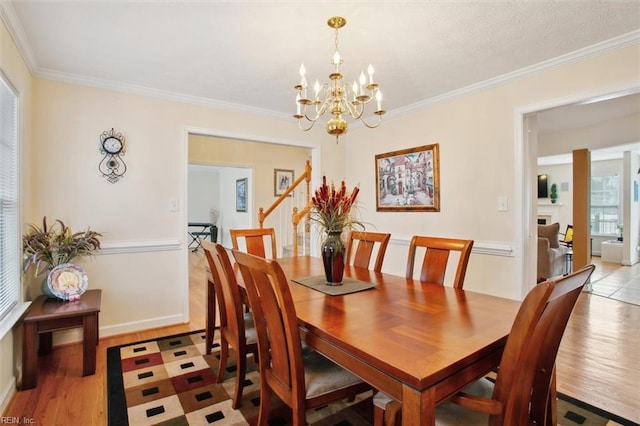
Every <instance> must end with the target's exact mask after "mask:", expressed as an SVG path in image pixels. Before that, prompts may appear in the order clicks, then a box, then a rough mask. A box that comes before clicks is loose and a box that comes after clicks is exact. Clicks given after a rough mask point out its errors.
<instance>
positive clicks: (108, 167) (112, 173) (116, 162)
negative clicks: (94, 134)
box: [98, 128, 127, 183]
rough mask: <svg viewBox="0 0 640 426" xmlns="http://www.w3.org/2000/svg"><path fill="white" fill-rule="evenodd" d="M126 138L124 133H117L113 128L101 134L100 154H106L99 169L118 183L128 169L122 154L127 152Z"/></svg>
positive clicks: (112, 181) (108, 178) (110, 180)
mask: <svg viewBox="0 0 640 426" xmlns="http://www.w3.org/2000/svg"><path fill="white" fill-rule="evenodd" d="M124 143H125V138H124V136H123V135H122V133H116V132H115V131H114V130H113V128H112V129H111V130H110V131H104V132H102V134H101V135H100V154H102V155H104V157H103V158H102V160H101V161H100V164H99V165H98V170H100V173H102V176H104V177H105V178H107V180H108V181H109V182H111V183H116V182H117V181H118V180H119V179H120V178H121V177H122V176H123V175H124V174H125V172H126V171H127V165H126V164H125V162H124V160H123V159H122V156H123V155H124V154H125V149H124V148H125V146H124Z"/></svg>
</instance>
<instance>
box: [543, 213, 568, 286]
mask: <svg viewBox="0 0 640 426" xmlns="http://www.w3.org/2000/svg"><path fill="white" fill-rule="evenodd" d="M559 231H560V224H559V223H553V224H551V225H538V277H537V278H538V281H544V280H545V279H548V278H551V277H555V276H558V275H564V274H565V273H566V272H567V271H566V265H567V251H568V250H569V249H568V248H567V247H566V246H561V245H560V243H559V241H558V232H559Z"/></svg>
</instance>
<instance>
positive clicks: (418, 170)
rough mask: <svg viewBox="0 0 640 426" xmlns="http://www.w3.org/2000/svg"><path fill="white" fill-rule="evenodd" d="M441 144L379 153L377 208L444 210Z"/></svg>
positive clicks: (390, 209) (377, 209) (377, 159)
mask: <svg viewBox="0 0 640 426" xmlns="http://www.w3.org/2000/svg"><path fill="white" fill-rule="evenodd" d="M438 163H439V160H438V144H433V145H425V146H419V147H416V148H409V149H403V150H400V151H393V152H387V153H385V154H378V155H376V181H377V182H376V186H377V190H376V211H422V212H439V211H440V167H439V164H438Z"/></svg>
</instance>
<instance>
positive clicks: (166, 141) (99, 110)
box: [0, 27, 640, 389]
mask: <svg viewBox="0 0 640 426" xmlns="http://www.w3.org/2000/svg"><path fill="white" fill-rule="evenodd" d="M0 31H1V34H2V47H3V49H2V50H0V58H2V61H3V63H2V66H3V67H5V61H8V62H12V61H13V62H15V63H12V64H10V65H9V68H11V69H12V71H15V72H12V73H11V74H12V75H17V76H19V77H20V78H21V79H22V80H23V81H19V82H18V83H17V84H18V86H19V87H20V88H21V89H24V90H26V94H27V95H32V96H26V102H27V105H28V102H29V99H31V100H32V103H33V116H32V118H31V119H30V118H29V117H28V116H27V117H26V118H27V121H26V123H27V129H26V136H27V141H29V140H32V141H33V146H32V147H31V151H30V152H29V149H27V154H26V155H27V158H26V160H27V161H26V167H25V169H24V170H25V171H26V173H27V174H28V175H29V176H30V179H31V180H30V181H26V182H23V184H25V185H26V186H25V188H24V190H25V192H26V193H29V194H30V196H31V198H30V203H31V204H32V205H31V206H29V208H27V209H25V211H24V214H23V218H24V219H25V220H26V221H27V222H37V221H39V220H40V219H41V218H42V216H44V215H47V216H48V217H50V218H60V219H63V220H64V221H65V222H66V223H67V224H69V225H70V226H71V227H72V228H73V229H76V228H79V229H82V228H84V227H86V226H87V225H90V226H91V227H92V229H95V230H97V231H101V232H103V233H104V246H105V250H104V251H103V254H101V255H98V256H95V258H94V259H92V260H90V261H88V262H86V263H84V264H83V266H84V267H85V269H86V270H87V272H88V274H89V277H90V287H92V288H102V289H103V299H102V311H101V318H100V325H101V335H103V336H106V335H109V334H115V333H122V332H126V331H132V330H138V329H145V328H150V327H156V326H161V325H165V324H170V323H176V322H180V321H185V320H186V316H187V312H188V303H187V301H188V288H187V287H188V275H187V248H186V244H185V240H186V232H185V231H186V223H187V216H186V214H185V211H184V208H182V209H181V210H180V211H179V212H172V211H171V204H172V200H175V199H178V200H179V201H180V205H181V206H185V203H186V197H187V189H186V188H187V171H186V170H187V148H186V147H187V140H188V134H189V132H190V131H194V130H200V131H202V132H203V133H205V134H215V135H218V136H222V137H233V138H239V139H245V140H259V141H266V142H270V143H279V144H288V145H298V146H305V147H312V148H316V149H315V150H314V157H313V165H314V181H313V185H314V187H315V185H316V184H317V183H318V181H319V177H320V176H321V175H322V174H326V175H327V176H328V177H330V178H331V179H333V180H339V179H341V178H342V177H345V178H346V180H347V182H349V183H350V185H351V184H355V183H360V188H361V195H360V197H359V198H360V201H361V209H360V211H361V214H362V215H363V220H365V221H366V222H369V223H371V228H374V229H380V230H386V231H389V232H392V233H393V240H392V244H391V245H390V247H389V250H388V254H387V258H386V259H385V264H384V271H385V272H391V273H397V274H401V275H402V274H403V273H404V265H405V262H406V244H407V243H408V238H409V236H411V235H414V234H423V235H446V236H451V237H462V238H472V239H474V240H476V242H477V247H478V248H480V249H482V250H480V251H479V250H475V251H474V254H472V256H471V260H470V265H469V270H468V272H467V279H466V281H467V282H466V284H465V288H468V289H470V290H476V291H481V292H486V293H490V294H499V295H502V296H504V297H509V298H520V297H521V296H522V294H523V291H524V288H525V287H526V286H528V283H527V282H525V283H523V270H524V268H523V263H524V262H525V259H524V258H523V253H524V252H525V245H526V243H527V241H528V239H527V237H526V236H525V235H522V230H523V221H525V218H526V213H525V207H527V204H526V200H523V194H522V193H521V188H522V181H523V178H522V164H523V161H522V158H521V156H522V152H521V151H522V147H521V146H520V145H519V144H518V142H517V141H519V140H520V138H521V135H520V134H519V133H518V129H519V127H518V126H519V124H518V123H519V122H518V120H520V123H521V118H518V117H520V116H519V115H518V111H519V110H520V109H523V108H524V109H528V108H531V106H534V105H536V104H538V103H544V102H547V101H548V100H549V99H554V100H557V99H561V98H565V97H569V98H571V97H576V96H582V95H584V96H585V97H586V96H588V95H589V94H593V93H598V92H606V91H613V90H614V89H616V88H617V87H618V86H620V85H628V84H629V83H630V82H632V83H634V84H636V85H637V84H638V75H640V57H639V52H640V50H639V49H638V44H634V45H631V46H627V47H625V48H621V49H618V50H613V51H609V52H607V53H605V54H600V55H596V56H593V57H590V58H588V59H586V60H581V61H580V60H576V61H574V62H572V63H571V64H569V65H565V66H558V67H556V68H554V69H551V70H549V71H546V72H542V73H540V74H539V75H535V76H530V77H528V78H523V79H521V80H517V81H512V82H509V83H506V84H502V85H499V86H496V87H488V88H486V89H484V90H478V91H474V92H472V93H469V94H466V95H464V94H461V95H459V96H458V97H455V98H452V99H448V100H443V101H441V102H438V103H433V104H430V105H426V106H425V107H424V108H422V109H419V110H413V111H407V112H405V113H404V114H402V115H400V116H395V117H394V116H393V112H390V113H389V115H388V117H387V118H386V120H385V122H384V123H383V124H382V126H381V127H379V128H378V129H376V130H371V129H365V128H357V127H355V126H354V127H352V128H351V129H350V132H349V134H348V135H347V136H345V137H344V138H341V140H340V143H339V144H336V143H335V140H334V139H333V138H331V137H329V136H328V135H326V134H325V133H324V132H322V131H321V130H317V131H312V132H306V133H305V132H300V131H299V130H298V129H297V127H296V125H295V122H293V121H292V120H291V119H290V117H274V116H266V115H258V114H254V113H249V112H242V111H226V110H222V109H216V108H213V107H206V106H202V105H198V106H196V105H190V104H186V103H181V102H176V101H167V100H162V99H158V98H154V97H145V96H139V95H131V94H126V93H121V92H115V91H109V90H103V89H97V88H90V87H84V86H79V85H73V84H66V83H59V82H54V81H46V80H41V79H34V80H33V82H32V84H33V87H32V93H31V92H29V84H30V82H29V81H28V73H27V72H26V70H25V67H24V64H23V63H22V62H21V61H19V60H16V53H15V52H16V51H15V48H14V47H13V46H12V44H11V42H10V39H9V37H8V35H7V34H6V31H5V30H4V27H2V29H1V30H0ZM5 48H7V49H8V50H7V51H5ZM7 58H8V59H7ZM14 65H15V66H14ZM3 69H4V68H3ZM112 127H113V128H115V130H116V131H118V132H122V133H123V134H124V135H125V136H126V138H127V153H126V156H125V161H126V162H127V166H128V168H129V169H128V171H127V174H126V175H125V176H124V178H123V179H122V180H121V181H119V182H118V183H116V184H110V183H108V182H107V181H106V180H105V179H104V178H102V177H101V176H100V174H99V173H98V171H97V165H98V162H99V160H100V155H99V153H98V145H97V144H98V137H99V135H100V133H102V132H103V131H105V130H107V129H111V128H112ZM29 131H31V133H32V134H31V135H29V134H28V133H29ZM436 142H437V143H440V172H441V211H440V212H439V213H404V212H398V213H388V212H385V213H380V212H376V211H375V192H374V191H375V188H376V186H377V185H376V182H375V170H374V156H375V154H378V153H383V152H389V151H392V150H397V149H403V148H408V147H413V146H420V145H426V144H430V143H436ZM27 145H28V142H27ZM501 196H506V197H507V198H508V202H509V210H508V211H506V212H503V211H498V210H497V208H496V204H497V203H496V201H497V198H498V197H501ZM492 247H497V248H498V249H497V250H492ZM505 247H506V250H505ZM509 250H511V251H509ZM483 253H494V254H483ZM495 253H497V255H495ZM36 286H37V285H36V284H35V283H32V284H31V286H30V288H31V290H32V291H35V287H36ZM32 294H34V293H32ZM141 301H144V303H141ZM1 345H2V350H1V351H0V356H5V354H6V353H8V352H10V350H7V349H8V346H12V345H13V342H12V341H11V340H7V338H5V339H4V340H3V341H2V342H1ZM5 345H7V346H5ZM0 365H2V367H1V368H0V380H1V382H0V386H1V387H0V389H7V388H10V386H11V383H12V379H13V371H10V368H9V367H7V362H6V361H4V360H3V362H0Z"/></svg>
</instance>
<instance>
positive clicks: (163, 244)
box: [96, 240, 182, 255]
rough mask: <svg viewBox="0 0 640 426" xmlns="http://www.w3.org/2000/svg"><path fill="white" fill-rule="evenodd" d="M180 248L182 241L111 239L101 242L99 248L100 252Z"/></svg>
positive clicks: (112, 252) (114, 252) (111, 252)
mask: <svg viewBox="0 0 640 426" xmlns="http://www.w3.org/2000/svg"><path fill="white" fill-rule="evenodd" d="M181 248H182V241H178V240H168V241H111V242H103V243H102V244H101V247H100V250H99V251H98V252H97V253H96V254H98V255H101V254H121V253H145V252H156V251H174V250H180V249H181Z"/></svg>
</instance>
